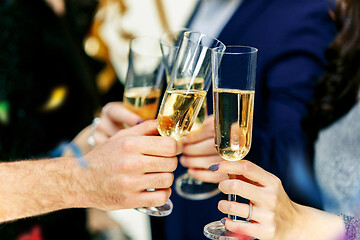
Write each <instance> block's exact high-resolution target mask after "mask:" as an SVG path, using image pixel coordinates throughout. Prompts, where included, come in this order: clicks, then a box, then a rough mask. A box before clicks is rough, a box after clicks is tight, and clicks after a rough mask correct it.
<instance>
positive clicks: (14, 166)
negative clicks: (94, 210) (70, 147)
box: [0, 158, 85, 222]
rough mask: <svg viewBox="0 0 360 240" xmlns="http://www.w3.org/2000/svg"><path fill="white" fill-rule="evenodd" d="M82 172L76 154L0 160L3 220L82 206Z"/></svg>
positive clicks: (0, 214)
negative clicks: (66, 156)
mask: <svg viewBox="0 0 360 240" xmlns="http://www.w3.org/2000/svg"><path fill="white" fill-rule="evenodd" d="M82 175H84V170H82V169H80V167H79V166H78V165H77V162H76V161H75V160H74V159H72V158H58V159H45V160H32V161H19V162H12V163H0V222H5V221H10V220H15V219H18V218H24V217H29V216H34V215H40V214H43V213H47V212H51V211H56V210H59V209H63V208H74V207H82V206H81V204H80V203H81V202H82V199H81V197H80V196H82V192H83V191H84V190H83V185H84V184H81V183H80V182H78V181H81V180H82V179H83V178H84V177H85V176H82ZM77 179H78V180H77Z"/></svg>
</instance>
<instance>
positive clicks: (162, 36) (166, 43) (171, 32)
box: [160, 28, 196, 47]
mask: <svg viewBox="0 0 360 240" xmlns="http://www.w3.org/2000/svg"><path fill="white" fill-rule="evenodd" d="M190 31H195V32H196V30H192V29H190V28H179V29H176V30H175V31H167V32H164V33H162V34H161V36H160V43H161V44H162V45H165V46H167V47H173V45H172V44H170V43H169V42H168V41H165V37H167V36H169V35H170V34H171V35H172V34H176V33H179V32H184V33H183V35H184V34H185V33H186V32H190ZM176 47H179V46H176Z"/></svg>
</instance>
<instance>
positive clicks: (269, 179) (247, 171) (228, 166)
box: [217, 160, 278, 186]
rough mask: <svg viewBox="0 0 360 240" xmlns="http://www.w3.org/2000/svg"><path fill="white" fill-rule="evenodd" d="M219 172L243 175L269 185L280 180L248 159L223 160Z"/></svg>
mask: <svg viewBox="0 0 360 240" xmlns="http://www.w3.org/2000/svg"><path fill="white" fill-rule="evenodd" d="M217 172H221V173H228V174H236V175H243V176H244V177H246V178H247V179H249V180H252V181H254V182H256V183H259V184H261V185H263V186H269V185H272V184H274V183H276V182H277V181H278V178H277V177H275V176H274V175H273V174H271V173H269V172H267V171H265V170H264V169H262V168H261V167H259V166H257V165H256V164H254V163H252V162H250V161H247V160H240V161H236V162H230V161H223V162H221V163H220V164H219V169H218V170H217Z"/></svg>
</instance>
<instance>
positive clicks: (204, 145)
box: [183, 138, 217, 156]
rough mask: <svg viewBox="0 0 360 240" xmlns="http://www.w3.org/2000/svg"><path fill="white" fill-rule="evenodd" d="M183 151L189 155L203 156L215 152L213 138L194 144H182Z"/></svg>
mask: <svg viewBox="0 0 360 240" xmlns="http://www.w3.org/2000/svg"><path fill="white" fill-rule="evenodd" d="M183 153H184V154H186V155H189V156H204V155H212V154H214V155H215V154H216V155H217V152H216V149H215V143H214V138H208V139H206V140H203V141H201V142H197V143H194V144H188V143H186V144H184V149H183Z"/></svg>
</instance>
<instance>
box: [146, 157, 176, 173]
mask: <svg viewBox="0 0 360 240" xmlns="http://www.w3.org/2000/svg"><path fill="white" fill-rule="evenodd" d="M141 161H142V163H140V164H142V165H143V166H144V167H143V172H144V173H160V172H173V171H175V169H176V167H177V164H178V160H177V158H176V157H166V158H165V157H154V156H148V155H143V156H142V160H141Z"/></svg>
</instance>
